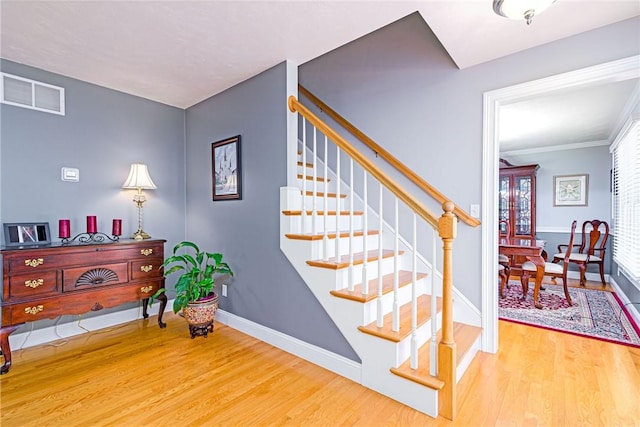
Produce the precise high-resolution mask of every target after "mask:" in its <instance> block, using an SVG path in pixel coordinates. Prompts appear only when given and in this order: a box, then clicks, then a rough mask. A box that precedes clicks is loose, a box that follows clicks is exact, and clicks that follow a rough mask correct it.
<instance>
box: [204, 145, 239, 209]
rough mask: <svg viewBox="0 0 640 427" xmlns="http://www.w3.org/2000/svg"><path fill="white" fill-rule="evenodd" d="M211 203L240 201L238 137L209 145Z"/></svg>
mask: <svg viewBox="0 0 640 427" xmlns="http://www.w3.org/2000/svg"><path fill="white" fill-rule="evenodd" d="M211 165H212V181H213V201H217V200H240V199H242V162H241V156H240V135H236V136H233V137H231V138H227V139H223V140H221V141H217V142H213V143H211Z"/></svg>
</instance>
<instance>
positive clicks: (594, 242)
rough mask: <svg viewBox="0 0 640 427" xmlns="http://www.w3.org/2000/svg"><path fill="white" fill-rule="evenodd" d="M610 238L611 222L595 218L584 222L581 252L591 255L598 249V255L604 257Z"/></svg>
mask: <svg viewBox="0 0 640 427" xmlns="http://www.w3.org/2000/svg"><path fill="white" fill-rule="evenodd" d="M608 238H609V224H607V222H606V221H600V220H598V219H594V220H591V221H585V222H583V223H582V243H581V244H580V253H581V254H588V255H589V256H591V255H593V254H594V252H595V251H598V252H599V253H598V254H596V256H598V257H600V258H602V259H604V250H605V245H606V244H607V239H608Z"/></svg>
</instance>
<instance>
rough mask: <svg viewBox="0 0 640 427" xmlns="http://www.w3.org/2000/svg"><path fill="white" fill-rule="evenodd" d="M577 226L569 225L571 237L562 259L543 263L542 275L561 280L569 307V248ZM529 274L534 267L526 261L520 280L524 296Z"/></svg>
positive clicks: (534, 270)
mask: <svg viewBox="0 0 640 427" xmlns="http://www.w3.org/2000/svg"><path fill="white" fill-rule="evenodd" d="M577 225H578V221H575V220H574V221H573V222H572V223H571V237H570V238H569V244H568V245H567V250H566V251H565V253H564V254H563V257H562V258H555V257H554V259H553V262H545V263H544V275H545V276H550V277H552V278H554V279H556V278H560V279H562V286H563V287H564V296H565V298H566V299H567V302H568V303H569V305H571V295H569V288H568V286H567V270H568V269H569V262H570V261H571V248H573V246H574V245H573V239H574V237H575V234H576V226H577ZM558 262H562V264H558ZM531 273H533V274H534V275H535V274H536V265H535V264H534V263H532V262H531V261H527V262H525V263H524V264H522V276H521V277H520V280H521V282H522V288H523V289H524V291H523V292H524V294H525V295H526V294H527V292H528V288H529V277H531Z"/></svg>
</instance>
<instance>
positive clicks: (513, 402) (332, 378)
mask: <svg viewBox="0 0 640 427" xmlns="http://www.w3.org/2000/svg"><path fill="white" fill-rule="evenodd" d="M165 318H166V321H167V323H168V326H167V329H165V330H160V329H158V327H157V325H156V323H155V318H153V317H152V318H151V319H149V320H147V321H135V322H130V323H126V324H124V325H122V326H120V327H115V328H111V329H109V330H107V331H103V332H92V333H89V334H84V335H81V336H76V337H72V338H68V339H66V344H65V345H61V346H59V347H54V346H51V345H40V346H36V347H32V348H27V349H23V350H17V349H16V350H14V352H13V356H14V365H13V366H12V368H11V371H10V372H9V373H8V374H7V375H2V376H1V377H0V425H2V427H18V426H19V427H23V426H34V427H36V426H37V427H41V426H65V427H67V426H83V427H85V426H107V425H108V426H165V425H194V426H337V425H354V426H452V425H454V426H494V425H509V426H525V425H539V426H542V425H545V426H546V425H551V426H578V425H597V426H610V425H618V426H637V425H639V423H638V420H640V408H639V406H638V404H637V396H639V395H640V349H637V348H633V347H629V346H623V345H619V344H612V343H606V342H603V341H597V340H591V339H586V338H582V337H577V336H574V335H569V334H563V333H560V332H554V331H548V330H544V329H540V328H534V327H530V326H526V325H519V324H515V323H510V322H502V321H500V322H499V332H500V343H501V346H500V350H499V351H498V353H497V354H488V353H480V354H479V355H478V356H477V357H476V358H475V359H474V361H473V362H472V363H471V366H470V367H469V370H468V371H467V373H466V374H465V375H464V377H463V378H462V380H461V381H460V383H459V385H458V391H459V398H458V402H459V411H458V418H457V419H456V421H455V422H454V423H451V422H450V421H448V420H445V419H442V418H438V419H435V420H434V419H431V418H429V417H428V416H426V415H424V414H421V413H419V412H417V411H414V410H412V409H410V408H408V407H406V406H404V405H401V404H400V403H398V402H395V401H393V400H391V399H389V398H387V397H385V396H382V395H381V394H379V393H376V392H374V391H372V390H369V389H366V388H364V387H362V386H360V385H359V384H356V383H354V382H352V381H350V380H348V379H345V378H342V377H340V376H337V375H335V374H333V373H332V372H330V371H327V370H326V369H323V368H320V367H318V366H315V365H313V364H311V363H309V362H307V361H305V360H302V359H300V358H297V357H295V356H293V355H291V354H288V353H286V352H283V351H281V350H278V349H276V348H274V347H272V346H271V345H269V344H266V343H264V342H260V341H257V340H255V339H253V338H251V337H249V336H247V335H245V334H242V333H240V332H238V331H236V330H234V329H232V328H230V327H228V326H225V325H222V324H220V323H217V324H216V330H215V332H214V333H213V334H210V335H209V337H208V338H206V339H205V338H203V337H197V338H196V339H193V340H192V339H190V338H189V334H188V330H187V327H186V324H185V323H184V319H182V318H180V317H178V316H175V315H174V314H173V313H167V314H166V315H165Z"/></svg>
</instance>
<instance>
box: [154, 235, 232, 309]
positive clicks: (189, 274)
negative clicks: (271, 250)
mask: <svg viewBox="0 0 640 427" xmlns="http://www.w3.org/2000/svg"><path fill="white" fill-rule="evenodd" d="M183 248H184V249H183ZM190 249H191V250H193V252H194V253H193V254H191V253H190ZM180 250H183V253H180V254H179V253H178V252H179V251H180ZM162 267H163V268H165V271H164V276H165V277H166V276H168V275H170V274H173V273H176V272H181V273H182V274H181V275H180V277H179V278H178V282H177V283H176V286H175V289H176V298H175V300H174V301H173V312H174V313H178V312H179V311H180V310H182V309H183V308H185V307H186V306H187V305H188V304H189V303H190V302H195V301H197V300H199V299H200V298H203V297H206V296H208V295H209V294H211V293H212V292H213V289H214V287H215V279H214V277H213V276H214V274H228V275H230V276H233V271H231V268H229V265H228V264H227V263H226V262H224V261H222V254H221V253H211V252H204V251H201V250H200V248H199V247H198V245H196V244H195V243H193V242H189V241H183V242H180V243H178V244H177V245H175V246H174V248H173V255H172V256H170V257H169V258H167V259H165V260H164V262H163V263H162ZM163 292H166V288H161V289H158V291H157V292H156V293H155V294H154V295H153V297H152V298H151V300H152V301H153V299H155V298H156V297H157V296H158V295H160V294H161V293H163Z"/></svg>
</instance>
